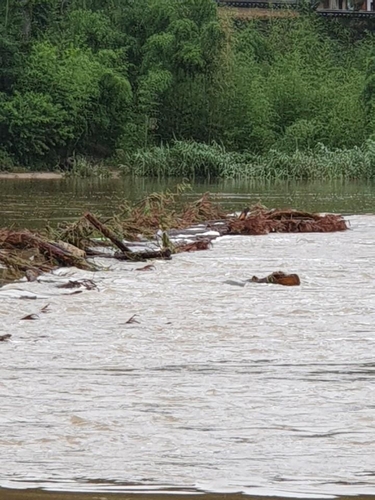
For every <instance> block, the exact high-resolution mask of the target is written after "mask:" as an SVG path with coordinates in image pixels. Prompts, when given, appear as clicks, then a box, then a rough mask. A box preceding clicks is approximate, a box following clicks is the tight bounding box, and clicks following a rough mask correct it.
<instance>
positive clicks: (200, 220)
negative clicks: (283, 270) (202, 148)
mask: <svg viewBox="0 0 375 500" xmlns="http://www.w3.org/2000/svg"><path fill="white" fill-rule="evenodd" d="M185 188H186V186H178V187H177V189H176V191H175V192H170V191H168V192H166V193H154V194H151V195H149V196H148V197H146V198H145V199H143V200H142V201H140V202H139V203H136V204H134V205H130V204H128V203H125V204H123V205H121V206H120V207H119V209H118V210H117V212H116V213H115V214H114V215H113V216H111V217H109V218H106V219H103V218H102V217H99V216H96V215H94V214H92V213H89V212H87V213H85V214H84V215H83V216H82V217H81V218H80V219H79V220H77V221H76V222H74V223H73V224H72V223H70V224H67V223H65V224H61V225H59V226H58V227H57V228H51V227H47V228H46V229H45V230H44V231H42V232H39V233H38V232H33V231H30V230H27V229H24V230H13V229H6V228H4V229H1V230H0V265H1V266H2V268H3V273H2V279H0V283H1V281H3V282H6V281H11V280H14V279H20V278H22V277H24V276H26V278H27V279H28V280H29V281H33V280H35V279H36V278H37V277H38V276H39V275H40V274H41V273H45V272H50V271H52V270H53V269H55V268H56V267H62V266H75V267H77V268H80V269H85V270H88V271H94V270H96V269H98V266H99V264H98V261H97V260H94V259H93V257H100V258H112V259H118V260H127V261H145V260H147V259H157V258H159V259H170V258H171V256H172V254H175V253H179V252H188V251H195V250H206V249H207V248H209V246H210V244H211V241H212V240H213V239H215V238H217V237H218V236H223V235H264V234H268V233H271V232H294V233H295V232H333V231H344V230H346V229H347V228H348V227H347V223H346V221H345V220H344V219H343V217H342V216H341V215H335V214H327V215H319V214H313V213H309V212H302V211H297V210H292V209H284V210H275V209H273V210H268V209H267V208H266V207H264V206H262V205H259V204H258V205H255V206H253V207H251V208H245V209H244V210H243V211H242V212H241V214H239V215H238V214H228V213H226V212H225V211H224V210H223V209H222V207H220V205H219V204H218V203H217V202H216V201H215V200H213V199H212V197H211V196H210V194H209V193H206V194H204V195H203V196H202V197H201V198H200V199H199V200H197V201H194V202H188V203H182V201H181V194H182V191H183V190H184V189H185ZM0 276H1V275H0Z"/></svg>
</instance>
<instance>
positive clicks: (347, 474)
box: [0, 181, 375, 500]
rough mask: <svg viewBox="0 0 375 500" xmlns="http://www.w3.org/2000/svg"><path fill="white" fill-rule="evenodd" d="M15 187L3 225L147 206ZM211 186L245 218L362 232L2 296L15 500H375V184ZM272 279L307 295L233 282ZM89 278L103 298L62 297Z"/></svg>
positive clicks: (0, 416)
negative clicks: (288, 278) (340, 220)
mask: <svg viewBox="0 0 375 500" xmlns="http://www.w3.org/2000/svg"><path fill="white" fill-rule="evenodd" d="M6 182H8V183H11V184H8V185H5V186H4V184H2V183H0V197H1V200H2V214H1V217H2V224H3V225H4V224H6V223H7V224H10V223H14V224H16V225H17V224H18V223H19V224H21V223H22V224H23V226H25V225H26V226H28V227H36V226H38V224H39V223H40V222H41V221H42V222H44V221H45V220H46V218H47V216H48V217H50V216H51V215H52V219H53V221H55V222H56V221H58V220H60V218H61V219H62V218H64V217H66V214H70V215H71V217H75V216H77V214H79V212H80V211H82V210H85V209H86V208H89V209H95V208H96V209H97V210H99V211H100V212H101V213H108V211H109V210H110V209H111V208H112V205H113V201H116V202H117V201H119V200H121V198H122V199H124V197H130V196H134V197H135V198H137V197H138V196H140V195H141V194H142V193H143V190H142V188H141V187H139V190H138V188H137V187H136V186H135V185H134V186H131V185H130V186H129V185H127V186H125V185H123V184H121V183H120V182H118V184H117V185H116V184H114V185H113V192H112V191H111V192H109V191H108V189H107V188H106V189H104V188H103V185H101V184H100V183H93V184H92V186H91V187H90V188H87V190H85V189H84V185H83V184H74V183H73V184H72V185H70V188H68V186H67V185H66V184H65V185H63V184H60V181H57V185H54V184H52V187H51V184H50V183H49V181H46V184H40V183H36V184H33V183H31V184H29V183H27V184H26V185H24V186H22V187H18V188H17V184H16V183H12V182H13V181H6ZM33 182H34V181H33ZM55 182H56V181H55ZM120 185H122V187H123V190H121V189H120V187H119V186H120ZM43 186H44V187H43ZM58 186H60V188H61V190H60V188H58ZM64 186H65V187H64ZM315 188H316V186H315ZM155 189H157V184H155V185H153V186H150V185H148V187H147V188H146V189H145V191H146V192H147V191H149V190H155ZM207 189H210V190H216V191H217V192H220V193H221V194H220V197H221V198H222V199H223V201H225V203H226V204H227V206H228V207H230V208H232V209H236V208H239V207H241V206H243V204H244V203H247V204H248V203H249V201H252V200H254V199H255V200H257V199H259V198H261V200H262V202H263V203H265V204H268V205H269V206H276V205H277V206H280V205H282V206H285V205H287V204H288V205H293V206H295V207H296V208H304V209H316V210H320V211H331V210H333V208H334V207H337V210H333V211H340V212H344V213H348V214H352V215H348V216H347V220H348V221H349V223H350V230H349V231H346V232H341V233H327V234H311V233H309V234H270V235H267V236H258V237H241V236H237V237H223V238H219V239H217V240H215V241H214V243H213V247H212V248H211V249H210V250H208V251H205V252H196V253H185V254H179V255H177V256H175V257H174V258H173V259H172V260H171V261H156V262H155V270H154V271H151V272H146V273H145V272H143V273H139V272H136V271H135V269H136V268H137V267H140V266H142V264H141V265H139V264H138V265H137V264H130V263H125V262H118V261H116V262H112V261H108V260H106V261H101V260H97V263H98V264H99V265H100V266H102V267H101V269H100V270H99V271H97V272H95V273H89V272H86V271H79V270H77V269H61V270H59V271H56V272H55V273H53V274H51V275H45V276H43V277H42V278H41V280H40V281H39V282H34V283H28V282H19V283H13V284H10V285H6V286H4V287H2V288H0V318H1V323H0V324H1V326H0V334H4V333H10V334H12V338H11V340H10V341H8V342H1V343H0V356H1V365H0V408H1V411H0V425H1V433H0V450H1V456H0V499H1V500H13V499H21V500H22V499H24V500H26V499H29V500H31V499H33V500H36V499H41V500H43V499H45V500H53V499H56V500H57V499H58V500H60V498H61V499H62V498H72V499H73V498H74V499H76V498H77V499H78V498H79V499H82V498H90V499H94V498H95V499H97V500H99V499H105V498H108V499H109V498H112V497H113V496H115V497H116V498H117V497H118V496H120V495H122V496H121V498H130V497H131V495H132V494H137V495H139V496H140V497H141V498H148V499H158V500H159V499H160V500H161V499H166V498H173V497H176V496H177V495H178V496H179V497H180V496H182V495H187V496H188V497H189V498H193V497H196V495H197V494H204V495H205V498H206V499H207V500H216V499H219V498H226V499H229V498H230V499H239V498H240V497H241V496H243V495H248V496H251V497H253V498H259V497H265V496H273V497H294V498H297V497H298V498H333V497H337V496H340V497H347V496H353V495H356V496H365V495H370V496H371V495H374V494H375V384H374V381H375V378H374V377H375V357H374V352H375V335H374V333H375V331H374V319H375V286H374V283H375V270H374V258H375V253H374V240H375V215H373V214H374V213H375V210H374V209H372V206H373V195H372V187H371V186H367V185H365V186H362V187H361V186H355V185H350V186H349V187H347V188H346V189H345V187H344V186H339V185H337V186H336V188H335V187H334V186H333V187H332V186H331V195H330V194H329V189H328V187H327V186H322V187H321V191H320V193H321V194H320V195H319V193H318V192H315V191H314V186H313V185H310V186H308V185H300V186H298V185H294V186H291V185H285V186H284V187H282V186H281V185H279V186H271V185H270V186H263V187H258V188H256V186H253V190H252V191H250V189H248V190H247V191H245V188H243V190H242V188H241V187H238V189H237V188H236V187H235V185H233V187H232V190H230V188H226V189H227V190H224V189H223V188H220V186H219V185H218V186H214V185H212V186H211V187H210V188H209V187H208V186H202V185H201V186H194V191H195V192H196V193H198V192H203V191H205V190H207ZM220 189H221V190H220ZM335 189H336V191H335ZM38 190H39V193H38ZM20 193H21V194H20ZM27 193H28V195H27ZM223 193H225V194H223ZM349 200H351V203H350V202H349ZM353 200H354V201H353ZM288 201H291V203H287V202H288ZM278 202H280V203H278ZM297 202H298V203H297ZM356 203H358V206H357V204H356ZM59 207H60V208H59ZM340 207H341V208H340ZM365 212H369V214H365ZM7 221H8V222H7ZM12 221H13V222H12ZM276 270H282V271H285V272H295V273H298V274H299V276H300V278H301V286H300V287H291V288H288V287H281V286H276V285H269V284H255V283H248V284H247V285H246V286H245V287H238V286H232V285H229V284H226V283H224V282H225V281H227V280H241V279H245V278H249V277H251V276H252V275H254V274H256V275H257V276H265V275H267V274H269V273H270V272H272V271H276ZM78 278H86V279H92V280H94V281H95V283H96V284H97V287H98V289H97V290H86V289H83V290H82V293H80V294H72V292H73V291H74V290H69V289H63V288H57V287H56V285H58V284H62V283H66V282H67V281H68V280H69V279H78ZM47 304H48V307H47V309H46V312H41V310H42V308H44V307H45V306H47ZM29 314H37V315H38V316H37V319H36V320H30V321H26V320H21V318H23V317H24V316H25V315H29ZM133 315H136V316H135V318H136V320H137V322H136V323H130V324H129V323H127V321H128V319H129V318H131V317H132V316H133ZM1 488H2V489H1ZM137 498H138V497H137Z"/></svg>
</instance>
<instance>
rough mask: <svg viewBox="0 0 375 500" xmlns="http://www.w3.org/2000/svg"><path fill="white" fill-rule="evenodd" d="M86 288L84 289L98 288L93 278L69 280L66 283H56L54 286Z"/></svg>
mask: <svg viewBox="0 0 375 500" xmlns="http://www.w3.org/2000/svg"><path fill="white" fill-rule="evenodd" d="M80 287H83V288H86V290H98V286H97V284H96V283H95V282H94V281H93V280H89V279H82V280H69V281H68V282H67V283H63V284H61V285H56V288H80Z"/></svg>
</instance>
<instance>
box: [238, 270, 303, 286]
mask: <svg viewBox="0 0 375 500" xmlns="http://www.w3.org/2000/svg"><path fill="white" fill-rule="evenodd" d="M247 281H250V282H252V283H273V284H274V285H284V286H298V285H300V284H301V281H300V279H299V276H298V274H285V273H283V272H282V271H276V272H275V273H272V274H270V275H269V276H266V277H265V278H258V277H257V276H253V277H252V278H250V279H249V280H247Z"/></svg>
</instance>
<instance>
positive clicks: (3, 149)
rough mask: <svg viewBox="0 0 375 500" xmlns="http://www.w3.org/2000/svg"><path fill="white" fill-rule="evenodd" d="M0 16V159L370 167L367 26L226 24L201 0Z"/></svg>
mask: <svg viewBox="0 0 375 500" xmlns="http://www.w3.org/2000/svg"><path fill="white" fill-rule="evenodd" d="M0 16H1V21H0V101H1V104H0V168H3V169H6V168H12V166H14V165H22V166H25V167H27V168H31V169H35V168H41V167H42V168H49V169H53V168H56V167H58V166H62V167H66V166H67V165H69V164H70V165H71V164H72V162H73V163H74V162H75V161H76V159H77V158H92V159H96V160H98V159H101V160H106V161H107V162H108V159H110V163H111V164H112V165H114V166H117V165H122V168H123V170H124V171H126V172H129V173H134V174H141V175H185V176H189V175H192V174H195V175H205V176H209V175H211V176H215V175H222V176H238V175H247V176H258V177H295V178H313V177H321V176H326V177H327V176H329V177H372V176H374V177H375V136H374V132H375V59H374V54H375V52H374V39H373V36H372V34H371V33H366V32H365V31H363V32H362V33H361V36H359V35H358V33H354V32H352V31H351V30H350V29H348V28H344V27H343V26H341V25H339V24H337V23H335V22H333V21H323V20H322V19H320V18H318V17H317V16H316V15H315V14H314V13H309V12H307V13H305V14H301V15H300V16H299V17H290V18H285V19H273V20H269V21H267V22H265V21H257V22H255V21H253V22H247V23H242V24H238V23H237V24H236V22H234V20H233V19H232V18H231V16H230V15H229V14H227V13H226V12H224V11H221V10H220V9H218V8H217V6H216V4H215V3H214V2H213V1H212V0H2V1H1V4H0ZM373 137H374V141H373V139H372V138H373ZM72 159H73V160H72ZM69 162H70V163H69Z"/></svg>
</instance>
